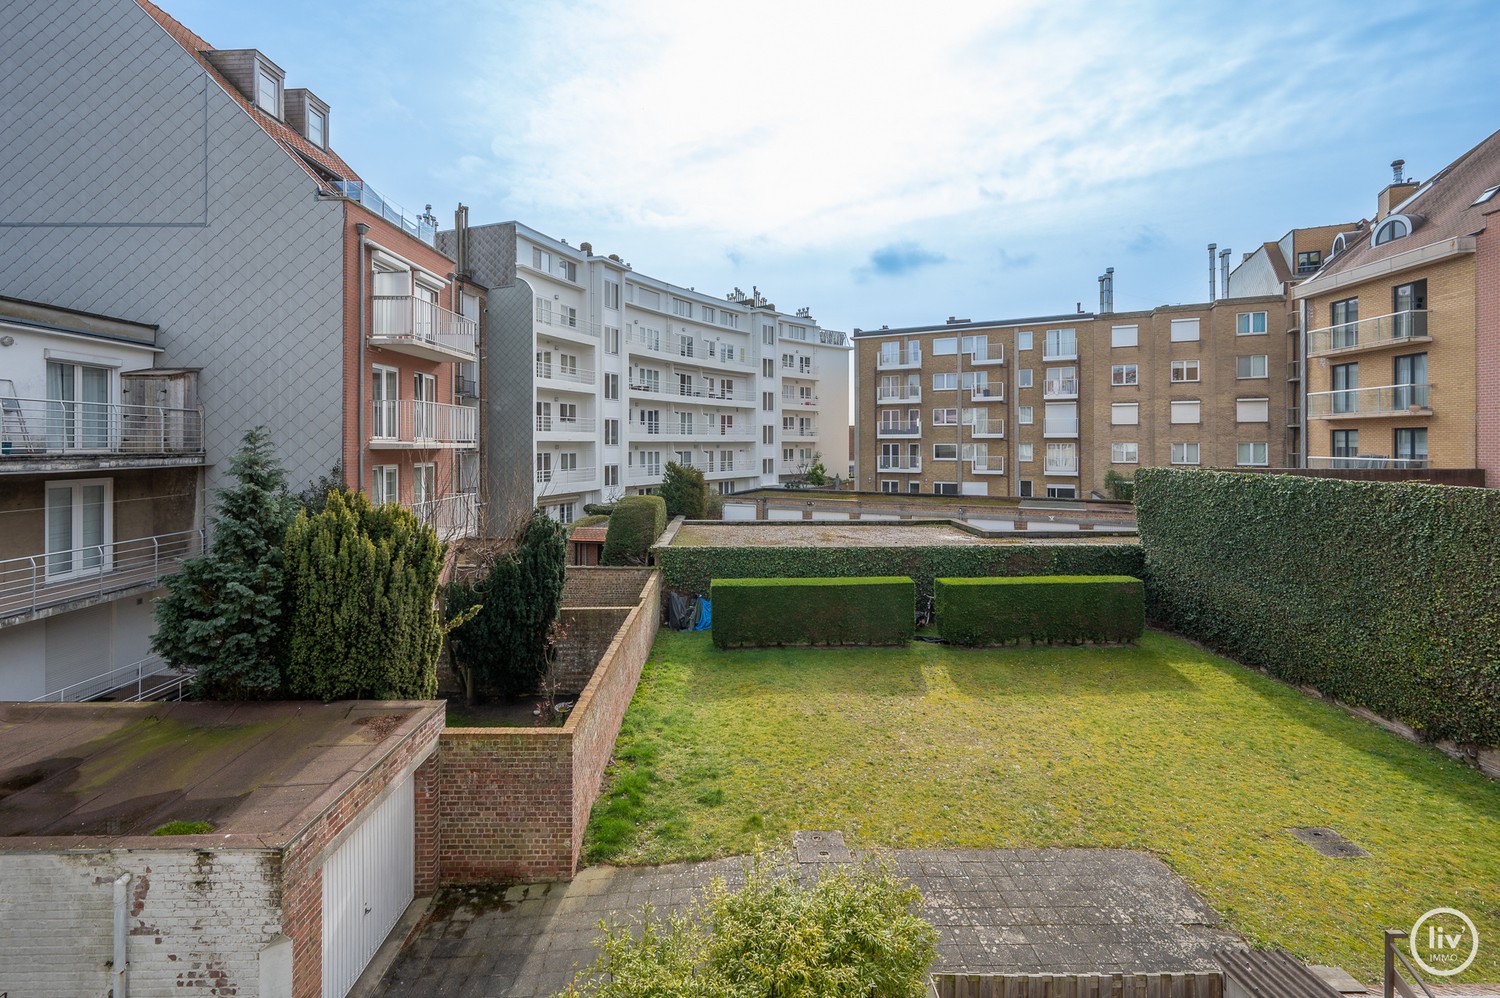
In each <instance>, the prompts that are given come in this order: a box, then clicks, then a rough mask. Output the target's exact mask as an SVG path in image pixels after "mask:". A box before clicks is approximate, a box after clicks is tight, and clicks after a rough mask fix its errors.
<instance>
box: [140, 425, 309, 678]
mask: <svg viewBox="0 0 1500 998" xmlns="http://www.w3.org/2000/svg"><path fill="white" fill-rule="evenodd" d="M229 471H230V474H231V476H233V478H234V479H235V484H233V485H231V486H229V487H227V488H224V489H220V490H219V491H218V493H217V496H218V503H217V506H216V507H215V509H216V513H217V515H216V516H215V517H214V518H213V527H212V529H213V538H214V540H213V546H212V547H211V548H210V549H209V550H208V552H207V553H206V554H204V555H202V556H201V557H198V558H194V559H191V560H189V561H187V562H185V563H183V566H182V570H181V571H180V572H178V573H177V574H176V575H171V576H168V577H167V578H166V579H165V580H164V582H163V585H164V586H165V588H166V590H167V595H166V596H163V597H162V598H161V599H159V600H157V602H156V606H155V615H156V634H155V635H154V636H153V637H152V639H151V647H152V648H153V649H154V650H155V651H156V652H157V654H159V655H161V656H162V657H163V658H164V659H166V660H167V661H168V662H169V663H171V664H172V666H173V667H175V668H179V669H191V670H193V671H194V677H193V692H194V695H195V696H197V697H200V698H203V699H220V700H246V699H256V698H265V697H274V696H276V695H278V694H279V693H280V691H281V669H280V663H279V657H278V651H279V639H280V634H281V614H282V604H281V594H282V584H283V583H282V551H281V544H282V538H283V537H284V536H285V534H286V529H287V526H288V525H289V524H290V523H291V522H292V518H293V516H294V515H295V514H296V509H297V507H296V501H295V500H293V499H291V498H290V497H288V496H287V495H286V473H285V471H284V470H283V469H282V467H281V465H280V463H278V462H277V460H276V458H275V455H274V454H273V452H272V447H271V438H270V434H269V433H268V432H267V431H266V428H265V427H263V426H257V427H256V428H254V429H253V430H251V431H250V432H249V433H247V434H245V439H244V443H243V444H242V445H241V447H240V450H239V451H238V453H236V454H235V455H234V457H233V458H232V459H231V460H230V464H229Z"/></svg>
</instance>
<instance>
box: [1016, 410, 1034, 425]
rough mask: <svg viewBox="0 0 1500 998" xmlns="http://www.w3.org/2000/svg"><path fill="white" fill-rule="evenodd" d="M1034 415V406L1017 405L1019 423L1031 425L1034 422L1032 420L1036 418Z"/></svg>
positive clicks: (1017, 420)
mask: <svg viewBox="0 0 1500 998" xmlns="http://www.w3.org/2000/svg"><path fill="white" fill-rule="evenodd" d="M1034 415H1035V412H1034V410H1033V409H1032V407H1031V406H1029V405H1022V406H1017V407H1016V422H1017V423H1019V424H1020V425H1021V426H1030V425H1031V424H1032V420H1033V418H1034Z"/></svg>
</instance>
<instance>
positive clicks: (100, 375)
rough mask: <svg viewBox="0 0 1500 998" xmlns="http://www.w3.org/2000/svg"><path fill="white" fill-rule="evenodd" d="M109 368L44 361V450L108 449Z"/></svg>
mask: <svg viewBox="0 0 1500 998" xmlns="http://www.w3.org/2000/svg"><path fill="white" fill-rule="evenodd" d="M110 381H111V378H110V371H109V368H106V367H87V366H85V365H83V364H65V363H61V362H59V361H55V360H49V361H48V362H47V449H48V450H49V451H64V450H108V449H109V401H110V398H109V396H110Z"/></svg>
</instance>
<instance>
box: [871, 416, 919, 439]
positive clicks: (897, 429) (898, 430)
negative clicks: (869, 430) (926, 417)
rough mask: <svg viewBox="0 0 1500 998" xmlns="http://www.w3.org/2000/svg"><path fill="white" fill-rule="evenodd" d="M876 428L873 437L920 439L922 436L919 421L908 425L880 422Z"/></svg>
mask: <svg viewBox="0 0 1500 998" xmlns="http://www.w3.org/2000/svg"><path fill="white" fill-rule="evenodd" d="M876 426H877V429H876V431H875V435H876V436H877V437H920V436H921V435H922V421H921V420H920V419H918V420H914V421H912V422H909V423H892V422H887V421H885V420H882V421H881V422H880V423H878V424H876Z"/></svg>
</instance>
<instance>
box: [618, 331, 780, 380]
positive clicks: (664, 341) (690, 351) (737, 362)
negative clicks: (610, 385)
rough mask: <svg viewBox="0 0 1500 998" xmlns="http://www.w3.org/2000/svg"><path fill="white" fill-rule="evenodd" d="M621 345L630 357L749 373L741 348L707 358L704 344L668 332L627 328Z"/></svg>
mask: <svg viewBox="0 0 1500 998" xmlns="http://www.w3.org/2000/svg"><path fill="white" fill-rule="evenodd" d="M625 344H626V346H627V347H628V348H629V349H630V351H631V352H632V353H649V354H653V355H655V356H659V357H666V358H668V359H669V360H671V361H672V362H673V363H675V364H692V365H694V366H696V367H704V368H716V369H717V368H723V367H736V368H741V369H744V370H750V369H751V365H750V359H749V356H748V354H747V352H746V351H745V350H744V349H743V348H741V349H738V350H735V349H733V345H732V344H730V345H728V346H725V347H723V348H721V349H717V350H715V351H714V352H713V353H712V354H710V353H709V352H708V344H707V343H705V342H699V341H698V340H697V339H696V338H694V337H691V336H682V335H679V334H677V333H670V332H669V333H666V334H665V335H663V334H661V333H659V332H657V331H656V330H651V331H650V332H649V333H648V332H647V331H645V330H642V329H640V328H638V327H633V328H627V329H626V330H625ZM731 351H732V352H733V353H734V356H732V357H731V356H728V355H727V354H728V353H729V352H731Z"/></svg>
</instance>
